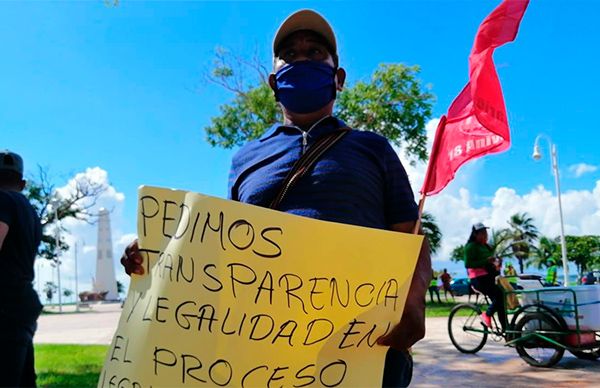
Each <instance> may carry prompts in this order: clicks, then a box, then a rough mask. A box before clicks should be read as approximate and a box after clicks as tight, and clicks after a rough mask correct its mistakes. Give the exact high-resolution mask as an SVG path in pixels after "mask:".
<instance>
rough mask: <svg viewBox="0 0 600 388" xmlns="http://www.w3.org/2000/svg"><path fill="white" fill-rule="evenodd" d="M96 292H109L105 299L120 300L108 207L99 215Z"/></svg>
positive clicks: (101, 210)
mask: <svg viewBox="0 0 600 388" xmlns="http://www.w3.org/2000/svg"><path fill="white" fill-rule="evenodd" d="M94 292H97V293H102V292H108V293H107V294H106V298H105V300H119V293H118V292H117V278H116V277H115V264H114V260H113V249H112V237H111V232H110V218H109V213H108V210H106V209H100V213H99V216H98V241H97V243H96V277H95V280H94Z"/></svg>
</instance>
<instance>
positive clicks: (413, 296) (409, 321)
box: [377, 238, 431, 350]
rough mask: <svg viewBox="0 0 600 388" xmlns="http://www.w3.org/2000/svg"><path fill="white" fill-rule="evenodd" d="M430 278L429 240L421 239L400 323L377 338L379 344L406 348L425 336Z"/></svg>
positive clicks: (398, 348)
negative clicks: (426, 294) (426, 302)
mask: <svg viewBox="0 0 600 388" xmlns="http://www.w3.org/2000/svg"><path fill="white" fill-rule="evenodd" d="M430 280H431V257H430V251H429V242H428V241H427V238H425V239H424V240H423V245H422V246H421V252H420V253H419V259H418V260H417V266H416V268H415V272H414V274H413V278H412V281H411V284H410V289H409V291H408V296H407V297H406V304H405V305H404V312H403V314H402V318H401V319H400V323H399V324H397V325H396V326H395V327H394V328H392V331H390V332H389V333H388V334H386V335H385V336H384V337H381V338H379V339H378V340H377V343H378V344H379V345H384V346H391V347H393V348H394V349H397V350H407V349H409V348H410V347H411V346H413V345H414V344H415V343H417V341H419V340H421V339H422V338H423V337H425V293H426V292H427V287H428V286H429V282H430Z"/></svg>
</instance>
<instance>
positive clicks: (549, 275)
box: [546, 259, 558, 286]
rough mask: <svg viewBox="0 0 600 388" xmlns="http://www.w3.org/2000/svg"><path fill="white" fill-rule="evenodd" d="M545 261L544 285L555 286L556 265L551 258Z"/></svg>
mask: <svg viewBox="0 0 600 388" xmlns="http://www.w3.org/2000/svg"><path fill="white" fill-rule="evenodd" d="M547 263H548V264H547V265H548V270H547V272H546V286H556V285H557V284H558V283H557V281H556V273H557V271H558V267H557V266H556V263H555V262H554V260H553V259H548V261H547Z"/></svg>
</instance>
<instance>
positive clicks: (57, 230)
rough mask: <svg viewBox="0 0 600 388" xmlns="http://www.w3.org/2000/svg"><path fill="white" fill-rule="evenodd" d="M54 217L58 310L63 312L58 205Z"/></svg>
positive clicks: (55, 207)
mask: <svg viewBox="0 0 600 388" xmlns="http://www.w3.org/2000/svg"><path fill="white" fill-rule="evenodd" d="M54 217H55V219H56V231H55V235H54V238H55V241H56V247H55V249H54V253H55V254H56V277H57V278H58V311H59V312H61V313H62V287H61V284H60V257H59V255H60V221H59V220H58V206H56V204H55V206H54Z"/></svg>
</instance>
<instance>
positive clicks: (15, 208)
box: [0, 190, 42, 285]
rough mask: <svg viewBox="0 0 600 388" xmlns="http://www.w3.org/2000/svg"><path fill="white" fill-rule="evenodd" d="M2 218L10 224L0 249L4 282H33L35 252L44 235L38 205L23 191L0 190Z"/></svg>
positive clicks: (0, 270) (0, 263)
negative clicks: (30, 200) (36, 208)
mask: <svg viewBox="0 0 600 388" xmlns="http://www.w3.org/2000/svg"><path fill="white" fill-rule="evenodd" d="M0 221H2V222H4V223H5V224H7V225H8V234H7V235H6V238H5V239H4V243H3V245H2V249H0V284H2V285H13V284H14V285H21V284H25V283H31V282H33V277H34V273H33V266H34V262H35V256H36V254H37V251H38V247H39V245H40V241H41V238H42V225H41V223H40V219H39V217H38V215H37V213H36V211H35V209H34V208H33V206H31V204H30V203H29V201H28V200H27V198H26V197H25V196H24V195H23V194H21V193H19V192H16V191H5V190H0Z"/></svg>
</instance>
